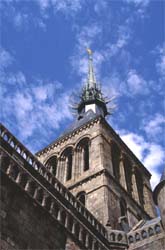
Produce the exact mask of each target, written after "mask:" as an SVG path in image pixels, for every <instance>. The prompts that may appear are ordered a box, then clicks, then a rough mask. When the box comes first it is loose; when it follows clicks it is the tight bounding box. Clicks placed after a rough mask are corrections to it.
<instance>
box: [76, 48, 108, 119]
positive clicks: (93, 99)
mask: <svg viewBox="0 0 165 250" xmlns="http://www.w3.org/2000/svg"><path fill="white" fill-rule="evenodd" d="M87 52H88V76H87V82H86V84H85V86H84V88H83V90H82V93H81V101H80V103H79V104H78V107H77V110H78V114H79V115H80V116H82V115H83V114H85V113H86V112H88V111H89V110H91V111H92V112H94V113H95V114H97V115H102V116H103V117H105V116H106V115H107V114H108V110H107V102H106V100H105V98H104V97H103V94H102V92H101V89H100V88H99V87H98V84H97V82H96V77H95V74H94V67H93V52H92V51H91V49H87Z"/></svg>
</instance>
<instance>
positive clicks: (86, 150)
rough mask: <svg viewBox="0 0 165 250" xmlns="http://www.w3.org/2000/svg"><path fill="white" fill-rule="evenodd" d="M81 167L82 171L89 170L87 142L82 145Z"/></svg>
mask: <svg viewBox="0 0 165 250" xmlns="http://www.w3.org/2000/svg"><path fill="white" fill-rule="evenodd" d="M83 166H84V171H86V170H88V169H89V144H88V142H87V143H86V144H85V145H84V155H83Z"/></svg>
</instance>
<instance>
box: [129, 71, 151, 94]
mask: <svg viewBox="0 0 165 250" xmlns="http://www.w3.org/2000/svg"><path fill="white" fill-rule="evenodd" d="M127 85H128V89H129V91H130V94H139V93H140V94H146V93H148V86H147V82H146V81H145V80H144V79H143V78H142V76H140V75H139V74H137V72H136V71H135V70H130V71H129V72H128V76H127Z"/></svg>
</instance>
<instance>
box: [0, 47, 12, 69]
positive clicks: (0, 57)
mask: <svg viewBox="0 0 165 250" xmlns="http://www.w3.org/2000/svg"><path fill="white" fill-rule="evenodd" d="M12 62H13V57H12V55H11V54H10V53H9V52H8V51H6V50H5V49H4V48H2V47H0V71H2V70H4V68H6V67H8V66H9V65H10V64H11V63H12Z"/></svg>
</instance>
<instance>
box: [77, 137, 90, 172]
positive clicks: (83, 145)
mask: <svg viewBox="0 0 165 250" xmlns="http://www.w3.org/2000/svg"><path fill="white" fill-rule="evenodd" d="M89 142H90V141H89V138H84V139H82V140H81V141H80V142H79V144H78V145H77V148H79V150H80V152H81V163H82V164H81V163H80V161H79V164H81V166H83V169H82V171H87V170H88V169H89V167H90V166H89V157H90V155H89Z"/></svg>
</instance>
